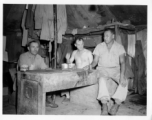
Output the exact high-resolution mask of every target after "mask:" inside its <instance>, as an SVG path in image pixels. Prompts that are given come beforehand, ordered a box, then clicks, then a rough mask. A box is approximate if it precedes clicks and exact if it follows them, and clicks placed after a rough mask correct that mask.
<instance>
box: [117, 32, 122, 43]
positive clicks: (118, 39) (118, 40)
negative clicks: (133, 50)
mask: <svg viewBox="0 0 152 120" xmlns="http://www.w3.org/2000/svg"><path fill="white" fill-rule="evenodd" d="M116 42H117V43H119V44H121V45H122V41H121V36H120V30H118V34H117V38H116Z"/></svg>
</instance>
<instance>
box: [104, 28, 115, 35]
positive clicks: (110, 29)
mask: <svg viewBox="0 0 152 120" xmlns="http://www.w3.org/2000/svg"><path fill="white" fill-rule="evenodd" d="M106 31H110V32H111V33H112V34H115V30H114V28H105V30H104V32H106Z"/></svg>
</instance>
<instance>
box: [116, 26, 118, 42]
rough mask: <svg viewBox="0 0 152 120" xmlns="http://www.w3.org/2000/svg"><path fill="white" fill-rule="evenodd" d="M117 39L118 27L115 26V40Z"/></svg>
mask: <svg viewBox="0 0 152 120" xmlns="http://www.w3.org/2000/svg"><path fill="white" fill-rule="evenodd" d="M117 38H118V25H115V40H116V39H117Z"/></svg>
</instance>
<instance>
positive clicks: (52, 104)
mask: <svg viewBox="0 0 152 120" xmlns="http://www.w3.org/2000/svg"><path fill="white" fill-rule="evenodd" d="M46 107H52V108H57V107H58V105H57V104H55V101H53V100H52V98H51V97H49V96H47V98H46Z"/></svg>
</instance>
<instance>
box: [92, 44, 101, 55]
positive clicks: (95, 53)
mask: <svg viewBox="0 0 152 120" xmlns="http://www.w3.org/2000/svg"><path fill="white" fill-rule="evenodd" d="M99 47H100V46H99V45H97V46H96V47H95V49H94V51H93V55H97V56H99V55H100V51H99Z"/></svg>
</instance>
